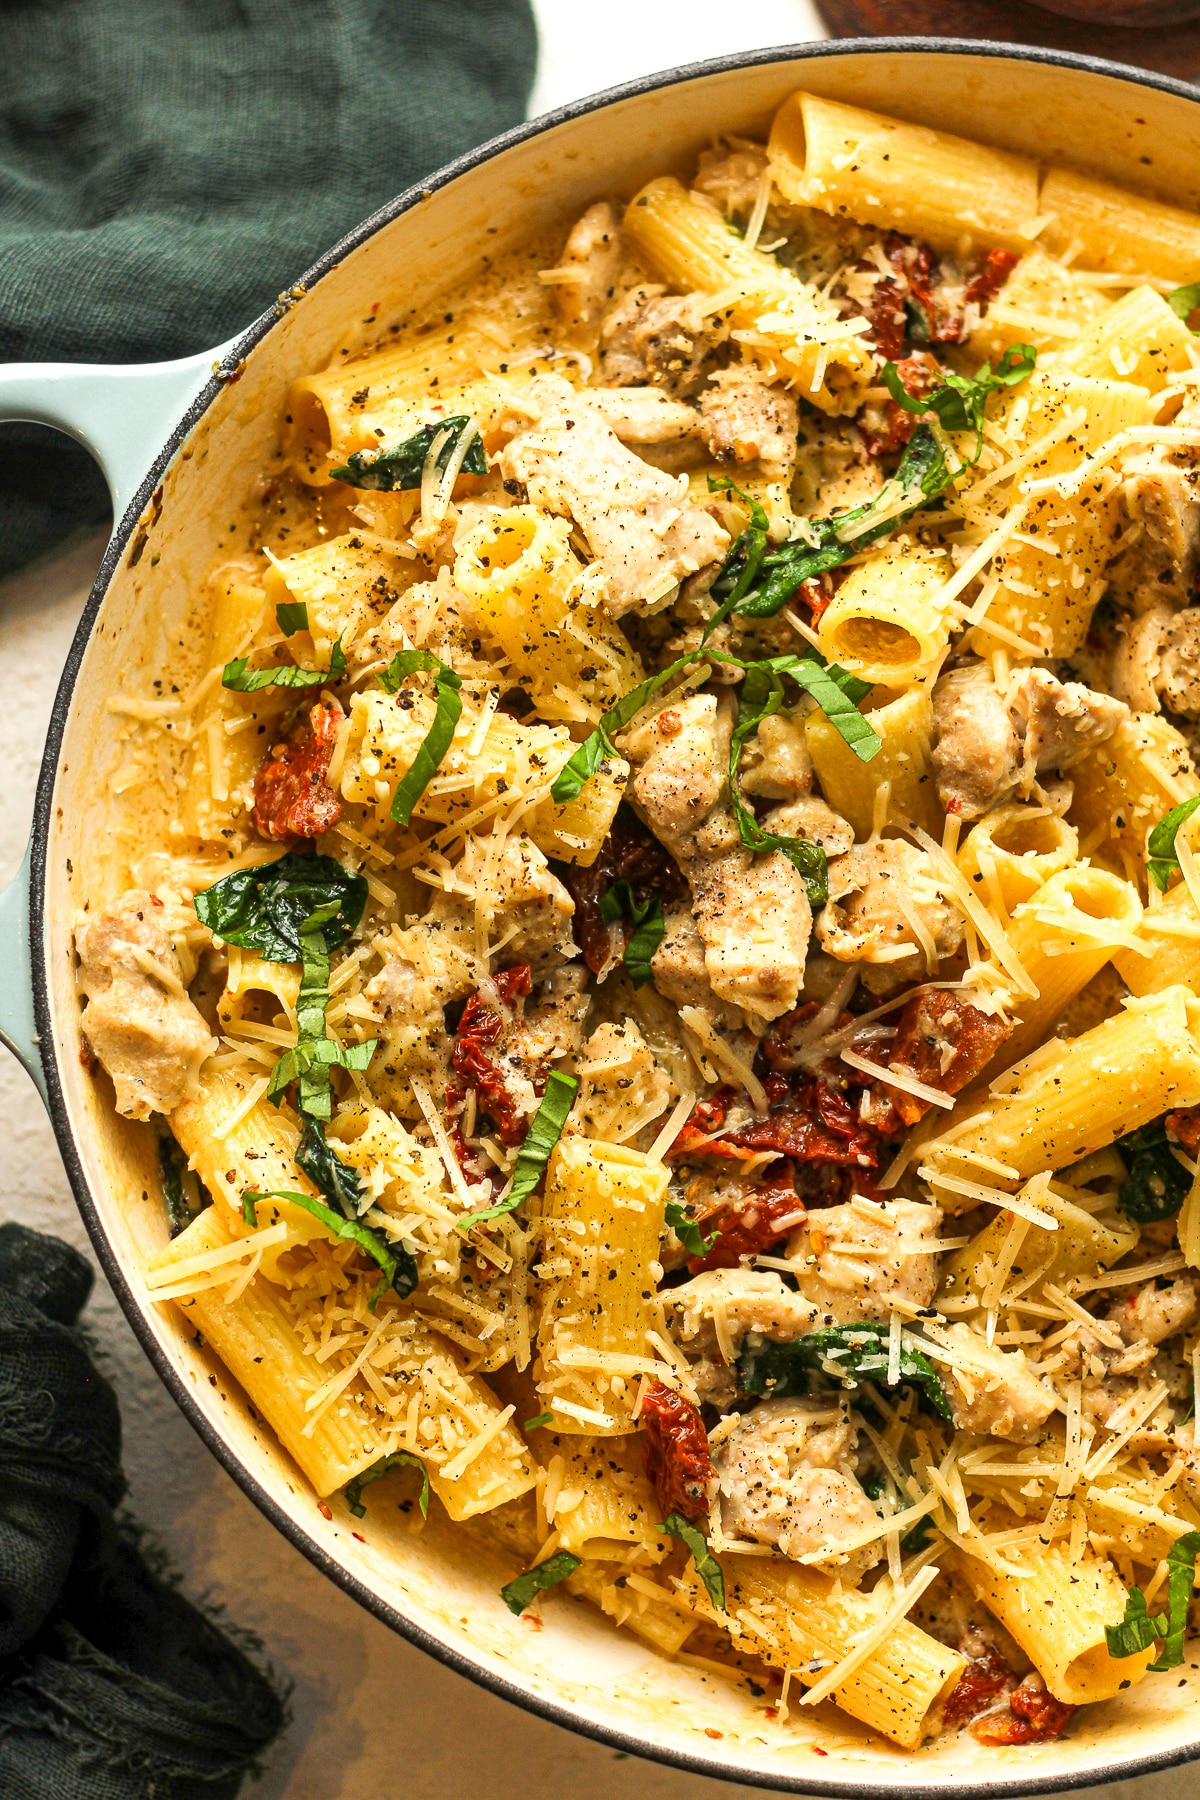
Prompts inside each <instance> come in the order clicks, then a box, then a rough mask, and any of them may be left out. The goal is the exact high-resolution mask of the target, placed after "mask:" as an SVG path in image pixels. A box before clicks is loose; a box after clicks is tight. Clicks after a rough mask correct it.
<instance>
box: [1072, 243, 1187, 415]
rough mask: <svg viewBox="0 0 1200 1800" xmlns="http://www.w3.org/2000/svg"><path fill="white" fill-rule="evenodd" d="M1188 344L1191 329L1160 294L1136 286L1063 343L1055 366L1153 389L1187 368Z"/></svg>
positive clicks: (1078, 373) (1156, 388) (1152, 391)
mask: <svg viewBox="0 0 1200 1800" xmlns="http://www.w3.org/2000/svg"><path fill="white" fill-rule="evenodd" d="M1197 223H1198V224H1200V221H1197ZM1192 343H1193V338H1192V334H1191V332H1190V331H1189V330H1188V328H1187V326H1186V324H1185V323H1184V321H1183V320H1182V319H1181V318H1180V317H1179V315H1178V313H1174V312H1172V311H1171V308H1170V307H1169V306H1168V305H1167V303H1166V301H1165V300H1164V299H1163V297H1162V295H1161V294H1156V293H1155V291H1154V289H1153V288H1149V287H1140V288H1135V289H1134V290H1133V292H1132V293H1131V294H1126V295H1125V296H1124V297H1123V298H1122V299H1120V300H1118V301H1117V303H1116V305H1115V306H1112V307H1110V308H1109V310H1108V311H1107V312H1106V313H1104V314H1103V315H1102V317H1100V318H1099V319H1097V320H1096V322H1095V323H1094V324H1093V325H1091V326H1090V327H1089V328H1088V330H1087V331H1084V332H1082V333H1081V334H1080V335H1079V337H1077V338H1076V339H1075V341H1074V343H1071V344H1068V345H1067V346H1066V348H1065V349H1064V350H1063V352H1062V355H1061V356H1060V357H1059V366H1060V367H1062V368H1066V369H1073V370H1074V371H1075V373H1076V374H1077V375H1092V376H1097V377H1100V378H1102V379H1104V380H1107V381H1113V380H1116V381H1129V382H1133V383H1136V384H1137V385H1138V386H1140V387H1144V388H1145V389H1146V391H1147V392H1148V393H1151V394H1157V393H1159V392H1160V391H1161V389H1163V388H1164V387H1165V386H1166V385H1167V383H1168V382H1169V381H1170V379H1171V376H1172V375H1173V374H1175V373H1178V371H1180V370H1181V369H1190V368H1191V366H1192V349H1191V347H1192Z"/></svg>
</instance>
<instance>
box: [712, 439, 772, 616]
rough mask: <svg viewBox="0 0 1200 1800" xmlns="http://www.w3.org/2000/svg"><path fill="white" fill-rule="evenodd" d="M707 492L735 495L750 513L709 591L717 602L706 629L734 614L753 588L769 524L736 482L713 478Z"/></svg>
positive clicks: (757, 504) (763, 554)
mask: <svg viewBox="0 0 1200 1800" xmlns="http://www.w3.org/2000/svg"><path fill="white" fill-rule="evenodd" d="M708 488H709V492H710V493H713V494H718V493H730V494H736V495H737V497H738V499H739V500H741V501H742V502H743V503H744V504H745V505H746V506H748V507H749V509H750V523H749V525H747V527H746V529H745V530H744V531H741V532H739V533H738V535H737V537H736V538H735V539H734V541H733V543H732V545H731V546H730V549H729V554H728V555H727V556H726V558H725V561H724V562H723V563H722V564H721V572H720V574H719V575H718V576H717V579H716V580H715V581H714V582H713V584H712V587H711V589H710V590H709V591H710V592H711V594H712V596H713V598H714V600H719V601H720V603H721V604H720V607H719V608H718V611H717V616H716V618H715V619H714V620H713V621H712V623H711V624H710V626H709V630H710V631H711V630H712V628H713V626H715V625H717V624H719V623H720V621H721V620H722V619H723V618H727V617H728V616H729V614H730V613H732V612H736V611H737V608H738V604H739V602H740V601H741V600H743V599H744V598H745V596H746V594H748V593H749V591H750V589H751V588H752V587H753V586H754V583H755V582H756V581H757V579H758V572H759V570H760V569H761V568H762V561H763V557H764V556H765V555H766V553H767V528H768V525H769V520H768V518H767V515H766V513H765V511H764V510H763V508H762V507H761V506H760V504H759V502H758V501H757V500H755V499H754V498H753V497H752V496H751V495H750V494H747V493H746V492H745V491H744V489H742V488H740V487H738V486H737V484H736V482H732V481H719V480H717V478H716V477H715V476H713V475H710V476H709V478H708Z"/></svg>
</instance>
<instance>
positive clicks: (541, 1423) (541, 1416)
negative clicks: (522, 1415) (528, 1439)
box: [525, 1412, 554, 1431]
mask: <svg viewBox="0 0 1200 1800" xmlns="http://www.w3.org/2000/svg"><path fill="white" fill-rule="evenodd" d="M553 1423H554V1414H553V1413H552V1412H546V1413H538V1414H537V1415H536V1416H535V1417H534V1418H532V1419H526V1421H525V1429H526V1431H543V1430H544V1429H545V1427H546V1426H547V1425H553Z"/></svg>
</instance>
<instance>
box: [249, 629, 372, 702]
mask: <svg viewBox="0 0 1200 1800" xmlns="http://www.w3.org/2000/svg"><path fill="white" fill-rule="evenodd" d="M249 665H250V658H249V657H248V656H239V657H237V658H236V659H235V660H234V661H233V662H231V663H226V664H225V669H224V672H223V674H222V676H221V686H222V687H226V688H232V689H233V691H234V693H236V694H257V693H258V692H259V691H260V689H262V688H269V687H287V688H309V687H325V686H326V685H327V684H328V683H330V682H334V681H340V680H341V679H342V676H343V675H344V674H345V673H346V653H345V651H344V650H343V649H342V640H341V636H340V635H339V636H338V639H337V642H336V643H335V644H334V646H333V649H332V650H331V651H330V652H329V667H328V668H327V669H302V668H300V667H299V665H298V664H297V663H281V664H279V665H278V666H277V667H276V668H273V669H252V668H251V667H250V666H249Z"/></svg>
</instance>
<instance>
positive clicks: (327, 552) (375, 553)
mask: <svg viewBox="0 0 1200 1800" xmlns="http://www.w3.org/2000/svg"><path fill="white" fill-rule="evenodd" d="M402 572H403V563H402V561H401V559H400V558H399V557H396V556H393V555H391V554H390V553H389V552H388V551H386V550H378V549H372V548H371V546H370V545H369V544H367V543H366V542H364V540H363V539H362V538H361V537H358V536H356V535H354V534H353V533H350V534H348V535H347V536H344V537H336V538H329V539H327V540H326V542H325V543H323V544H314V545H313V547H312V548H311V549H309V550H297V551H296V553H295V555H294V556H286V557H283V558H282V559H280V558H276V559H274V560H273V561H272V563H271V566H270V568H269V569H268V571H267V574H266V577H265V580H264V582H263V586H264V587H265V589H266V594H267V601H268V604H269V605H270V606H271V608H272V609H274V608H275V607H276V606H278V605H280V604H281V603H286V602H288V601H291V602H293V603H302V604H303V605H304V606H306V607H307V609H308V631H309V637H310V639H311V642H312V649H313V659H314V660H313V662H312V665H311V666H312V667H314V668H325V667H327V666H328V663H329V656H330V652H331V650H332V649H333V643H334V639H335V638H338V637H340V638H341V640H342V649H343V650H344V651H345V652H347V653H349V651H350V649H351V647H352V645H353V644H354V642H355V640H356V638H357V637H358V636H359V634H360V632H361V631H362V629H363V626H364V625H370V624H373V623H374V622H375V620H376V619H377V618H378V617H379V615H380V613H382V612H385V611H386V610H387V609H388V608H389V607H390V606H391V605H392V604H393V602H394V601H396V600H397V599H398V598H399V588H398V587H397V580H398V578H399V577H400V575H401V574H402ZM404 585H405V586H407V585H408V583H407V582H405V584H404ZM300 642H301V644H303V642H304V638H303V636H301V638H300ZM303 660H304V661H306V662H307V661H308V659H307V658H304V659H303Z"/></svg>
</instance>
